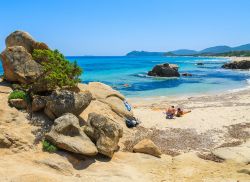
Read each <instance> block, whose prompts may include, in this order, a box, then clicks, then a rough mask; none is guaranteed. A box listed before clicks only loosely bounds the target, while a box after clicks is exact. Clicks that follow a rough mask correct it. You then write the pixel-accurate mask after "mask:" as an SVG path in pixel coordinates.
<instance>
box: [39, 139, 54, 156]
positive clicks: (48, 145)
mask: <svg viewBox="0 0 250 182" xmlns="http://www.w3.org/2000/svg"><path fill="white" fill-rule="evenodd" d="M42 145H43V150H44V151H47V152H50V153H53V152H56V151H57V147H56V146H54V145H53V144H51V143H50V142H48V141H47V140H43V141H42Z"/></svg>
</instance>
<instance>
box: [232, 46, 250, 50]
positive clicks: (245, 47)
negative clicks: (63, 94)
mask: <svg viewBox="0 0 250 182" xmlns="http://www.w3.org/2000/svg"><path fill="white" fill-rule="evenodd" d="M232 49H233V51H249V50H250V44H245V45H241V46H238V47H234V48H232Z"/></svg>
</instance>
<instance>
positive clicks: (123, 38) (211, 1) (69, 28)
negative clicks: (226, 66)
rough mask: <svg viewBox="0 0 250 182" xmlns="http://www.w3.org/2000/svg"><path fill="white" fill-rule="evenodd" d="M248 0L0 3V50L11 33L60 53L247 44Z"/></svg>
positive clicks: (17, 0) (249, 37)
mask: <svg viewBox="0 0 250 182" xmlns="http://www.w3.org/2000/svg"><path fill="white" fill-rule="evenodd" d="M249 9H250V1H249V0H237V1H234V0H36V1H35V0H5V1H4V0H1V6H0V20H1V21H0V49H1V50H3V49H4V47H5V45H4V40H5V37H6V36H7V35H8V34H9V33H10V32H13V31H14V30H24V31H27V32H29V33H30V34H31V35H32V36H33V37H34V38H35V39H37V40H39V41H43V42H46V43H47V44H48V45H50V47H51V48H57V49H59V50H60V51H61V52H63V53H64V54H65V55H123V54H126V53H127V52H129V51H132V50H146V51H169V50H174V49H180V48H189V49H203V48H206V47H209V46H214V45H229V46H236V45H240V44H245V43H250V10H249Z"/></svg>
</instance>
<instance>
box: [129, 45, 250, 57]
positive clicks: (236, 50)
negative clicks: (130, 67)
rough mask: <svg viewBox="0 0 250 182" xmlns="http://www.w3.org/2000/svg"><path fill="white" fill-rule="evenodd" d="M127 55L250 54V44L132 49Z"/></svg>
mask: <svg viewBox="0 0 250 182" xmlns="http://www.w3.org/2000/svg"><path fill="white" fill-rule="evenodd" d="M126 56H250V44H244V45H241V46H237V47H229V46H214V47H209V48H206V49H203V50H201V51H196V50H189V49H179V50H175V51H169V52H147V51H132V52H129V53H128V54H126Z"/></svg>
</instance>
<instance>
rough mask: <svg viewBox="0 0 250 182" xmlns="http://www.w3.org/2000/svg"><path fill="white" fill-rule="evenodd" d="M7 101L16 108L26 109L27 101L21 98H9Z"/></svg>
mask: <svg viewBox="0 0 250 182" xmlns="http://www.w3.org/2000/svg"><path fill="white" fill-rule="evenodd" d="M9 103H10V105H11V106H12V107H15V108H17V109H26V108H27V103H26V101H25V100H23V99H11V100H9Z"/></svg>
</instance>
